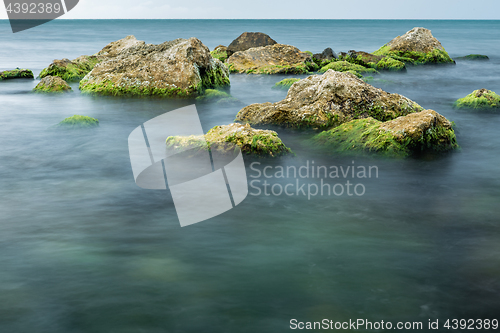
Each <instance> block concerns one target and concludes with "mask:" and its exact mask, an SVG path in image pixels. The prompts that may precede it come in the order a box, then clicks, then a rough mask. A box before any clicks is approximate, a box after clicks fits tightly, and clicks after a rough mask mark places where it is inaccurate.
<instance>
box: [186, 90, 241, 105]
mask: <svg viewBox="0 0 500 333" xmlns="http://www.w3.org/2000/svg"><path fill="white" fill-rule="evenodd" d="M196 101H198V102H215V103H216V104H234V103H238V102H239V100H238V99H237V98H234V97H233V96H231V95H230V94H228V93H227V92H225V91H220V90H216V89H206V90H205V91H204V92H203V95H200V96H198V97H196Z"/></svg>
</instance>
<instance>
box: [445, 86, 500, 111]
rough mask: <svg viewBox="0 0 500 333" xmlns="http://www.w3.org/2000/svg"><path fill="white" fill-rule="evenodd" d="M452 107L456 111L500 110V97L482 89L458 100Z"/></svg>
mask: <svg viewBox="0 0 500 333" xmlns="http://www.w3.org/2000/svg"><path fill="white" fill-rule="evenodd" d="M454 106H455V108H457V109H461V108H464V109H500V96H499V95H497V94H496V93H495V92H494V91H491V90H488V89H484V88H483V89H479V90H474V91H473V92H472V93H470V94H469V95H467V96H465V97H463V98H460V99H458V100H457V101H456V102H455V104H454Z"/></svg>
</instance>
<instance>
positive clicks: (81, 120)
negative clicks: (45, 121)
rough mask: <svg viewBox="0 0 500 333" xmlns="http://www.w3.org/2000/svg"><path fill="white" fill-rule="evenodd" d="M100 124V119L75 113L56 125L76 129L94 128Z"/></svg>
mask: <svg viewBox="0 0 500 333" xmlns="http://www.w3.org/2000/svg"><path fill="white" fill-rule="evenodd" d="M97 126H99V120H97V119H95V118H92V117H87V116H80V115H74V116H72V117H68V118H66V119H64V120H63V121H61V122H60V123H59V124H57V125H56V126H55V127H59V128H64V129H76V128H94V127H97Z"/></svg>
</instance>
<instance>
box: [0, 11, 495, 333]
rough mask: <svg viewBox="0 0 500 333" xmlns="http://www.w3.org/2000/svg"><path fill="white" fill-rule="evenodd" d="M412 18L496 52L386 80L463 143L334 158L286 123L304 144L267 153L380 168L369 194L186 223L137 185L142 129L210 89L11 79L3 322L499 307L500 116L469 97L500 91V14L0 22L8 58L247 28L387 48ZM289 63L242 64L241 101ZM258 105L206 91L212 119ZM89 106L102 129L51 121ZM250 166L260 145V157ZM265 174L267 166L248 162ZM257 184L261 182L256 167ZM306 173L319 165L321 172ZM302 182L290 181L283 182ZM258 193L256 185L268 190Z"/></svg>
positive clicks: (285, 203)
mask: <svg viewBox="0 0 500 333" xmlns="http://www.w3.org/2000/svg"><path fill="white" fill-rule="evenodd" d="M414 26H424V27H427V28H430V29H432V31H433V34H434V36H436V37H437V38H438V39H439V40H440V41H441V42H442V44H443V45H444V47H445V48H446V49H447V50H448V51H449V53H450V55H451V56H452V57H456V56H461V55H466V54H469V53H482V54H487V55H488V56H490V58H491V60H490V61H486V62H463V61H462V62H457V65H456V66H443V67H441V66H438V67H433V66H429V67H417V68H410V69H409V70H408V72H407V73H398V74H381V75H379V76H378V77H377V78H376V79H375V81H374V82H373V84H374V85H375V86H378V87H380V88H382V89H384V90H387V91H389V92H397V93H400V94H403V95H405V96H407V97H409V98H411V99H413V100H415V101H416V102H418V103H419V104H421V105H422V106H424V107H426V108H431V109H434V110H436V111H438V112H440V113H441V114H443V115H444V116H446V117H447V118H449V119H450V120H453V121H454V122H455V123H456V132H457V137H458V141H459V144H460V145H461V147H462V150H461V151H460V152H457V153H453V154H448V155H445V156H442V157H440V158H431V157H421V158H418V159H408V160H385V159H376V158H371V157H355V158H346V157H338V156H322V155H319V154H318V153H315V152H313V151H311V150H310V149H309V147H308V146H307V145H306V144H304V141H305V139H306V138H307V137H308V133H301V132H297V131H289V130H282V129H277V131H278V132H279V135H280V137H281V138H282V139H283V141H284V142H285V143H286V144H287V145H288V146H289V147H291V148H292V149H293V150H294V151H295V152H296V154H297V157H295V158H287V159H283V160H279V161H274V162H269V161H266V162H262V165H261V169H262V167H263V166H264V165H271V166H276V165H283V166H291V165H295V166H301V165H303V164H305V163H306V161H313V160H314V161H315V163H316V165H328V166H329V165H338V166H349V165H352V163H353V161H354V163H355V165H364V166H369V165H376V166H378V169H379V177H378V178H373V179H368V180H364V181H363V183H364V184H365V186H366V194H365V195H364V196H362V197H357V196H346V195H344V196H340V197H335V196H323V197H320V196H317V197H313V198H311V200H308V199H307V197H304V196H300V195H299V196H293V197H286V196H279V197H274V196H265V195H260V196H253V195H249V196H248V198H247V199H246V200H245V201H244V202H243V203H242V204H240V205H239V206H238V207H236V208H235V209H233V210H231V211H229V212H227V213H225V214H223V215H221V216H218V217H215V218H213V219H211V220H208V221H205V222H202V223H199V224H196V225H193V226H189V227H186V228H180V227H179V223H178V220H177V216H176V213H175V210H174V208H173V205H172V199H171V197H170V194H169V192H168V191H147V190H142V189H140V188H138V187H137V186H136V185H135V184H134V181H133V176H132V172H131V168H130V162H129V157H128V148H127V137H128V135H129V133H130V132H131V131H132V130H133V129H134V128H135V127H137V126H138V125H140V124H142V123H143V122H144V121H146V120H149V119H151V118H153V117H155V116H157V115H160V114H162V113H164V112H167V111H169V110H173V109H175V108H178V107H181V106H185V105H188V104H190V103H192V101H166V100H156V99H153V100H149V99H120V98H108V97H89V96H82V95H80V94H79V93H78V89H77V87H78V85H77V84H72V86H73V89H74V90H75V91H76V92H74V93H71V94H68V95H64V96H45V95H37V94H31V93H30V90H31V89H32V88H33V87H34V86H35V85H36V82H37V80H35V81H30V80H27V81H24V80H20V81H15V80H14V81H8V82H7V81H4V82H0V103H1V104H0V105H1V106H0V124H1V126H2V127H1V128H2V130H1V131H0V144H1V147H2V148H1V149H0V161H1V163H0V198H1V201H0V213H1V215H0V216H1V222H0V331H1V332H16V333H17V332H51V333H55V332H65V333H66V332H75V333H76V332H78V333H80V332H103V333H110V332H120V333H127V332H148V333H149V332H152V333H153V332H286V331H288V330H289V320H290V319H292V318H296V319H298V320H302V321H313V320H321V319H323V318H330V319H332V320H337V321H342V320H348V319H357V318H366V319H369V320H373V321H376V320H384V321H393V322H396V321H399V320H410V321H423V322H427V320H428V319H434V318H439V319H446V318H464V319H469V318H490V319H492V318H494V317H495V316H496V315H498V313H499V310H500V297H499V296H500V280H499V279H500V268H499V267H500V225H499V220H500V219H499V217H498V216H499V214H500V208H499V205H498V202H499V199H500V186H499V185H500V178H499V176H498V174H499V168H500V145H499V144H500V137H499V135H498V124H499V121H500V116H499V115H495V114H470V113H467V112H463V111H457V110H454V109H452V108H451V104H452V103H453V101H454V100H455V99H457V98H459V97H462V96H464V95H466V94H468V93H470V92H471V91H472V90H475V89H479V88H483V87H484V88H488V89H491V90H494V91H497V92H500V83H499V81H498V77H499V74H500V72H499V68H500V66H499V65H500V57H498V53H499V50H500V46H499V45H498V42H497V41H498V40H499V37H500V36H499V34H500V29H499V28H500V23H499V22H497V21H322V20H313V21H308V20H303V21H273V20H262V21H251V20H248V21H245V20H206V21H203V20H200V21H182V20H178V21H176V20H172V21H139V20H138V21H108V20H96V21H76V20H75V21H64V20H56V21H52V22H50V23H48V24H45V25H43V26H40V27H38V28H35V29H32V30H28V31H26V32H21V33H17V34H12V33H11V32H10V31H9V29H10V28H9V26H8V23H7V22H6V21H1V22H0V45H1V47H0V60H1V61H0V68H2V69H9V68H13V67H24V68H32V69H33V70H34V71H35V72H36V73H38V72H39V71H40V70H41V69H42V68H44V67H46V66H47V65H48V64H49V63H50V62H51V61H52V59H56V58H63V57H67V58H75V57H77V56H79V55H82V54H92V53H95V52H97V51H99V50H100V49H101V48H102V47H103V46H104V45H106V44H107V43H109V42H111V41H114V40H117V39H120V38H123V37H124V36H125V35H128V34H134V35H135V36H136V37H137V38H138V39H143V40H146V42H148V43H160V42H163V41H165V40H170V39H174V38H178V37H191V36H196V37H198V38H200V39H201V40H202V41H203V42H204V43H205V44H206V45H207V46H209V47H210V48H213V47H214V46H216V45H218V44H225V45H227V44H229V43H230V41H231V40H232V39H234V38H235V37H237V36H238V35H239V34H240V33H242V32H243V31H263V32H266V33H268V34H269V35H271V37H273V38H274V39H276V40H277V41H278V42H281V43H288V44H293V45H296V46H297V47H299V48H301V49H303V50H311V51H313V52H319V51H321V50H322V49H324V48H325V47H332V48H333V49H334V50H335V51H347V50H349V49H356V50H366V51H373V50H375V49H377V48H378V47H379V46H381V45H383V44H384V43H386V42H387V41H389V40H390V39H392V38H393V37H395V36H397V35H400V34H403V33H404V32H406V31H407V30H410V29H411V28H412V27H414ZM282 78H284V76H246V75H232V76H231V93H232V95H233V96H235V97H236V98H238V99H240V100H241V101H242V105H247V104H250V103H255V102H267V101H270V102H274V101H278V100H280V99H282V98H284V96H285V94H286V93H285V92H282V91H276V90H273V89H271V87H272V86H273V84H274V83H275V82H277V81H279V80H281V79H282ZM240 107H241V106H227V107H221V106H217V105H211V104H208V105H207V104H205V105H199V106H198V111H199V113H200V117H201V120H202V124H203V127H204V130H205V131H207V130H208V129H210V128H211V127H213V126H215V125H221V124H228V123H231V122H232V121H233V119H234V117H235V115H236V113H237V112H238V110H239V109H240ZM74 114H83V115H88V116H92V117H95V118H98V119H99V120H100V123H101V126H100V128H99V129H97V130H94V131H90V132H57V131H54V130H51V129H49V127H50V126H52V125H54V124H56V123H58V122H59V121H61V120H62V119H64V118H65V117H68V116H72V115H74ZM246 162H247V164H248V165H249V164H250V163H252V162H253V160H251V159H248V158H247V160H246ZM247 171H248V175H249V177H250V176H251V175H255V172H254V171H253V170H252V169H251V168H250V167H249V168H248V170H247ZM249 179H250V178H249ZM301 181H304V182H305V183H314V182H315V180H311V179H310V180H307V179H305V180H304V179H303V180H301ZM271 182H272V183H280V184H285V181H284V180H276V179H273V180H271ZM251 192H253V191H252V190H251Z"/></svg>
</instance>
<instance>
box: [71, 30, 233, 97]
mask: <svg viewBox="0 0 500 333" xmlns="http://www.w3.org/2000/svg"><path fill="white" fill-rule="evenodd" d="M226 85H229V71H228V69H227V67H226V66H225V65H224V64H223V63H222V62H221V61H220V60H218V59H214V58H213V57H212V56H211V55H210V51H209V49H208V48H207V47H206V46H205V45H204V44H203V43H202V42H201V41H200V40H199V39H197V38H194V37H192V38H189V39H182V38H179V39H176V40H173V41H169V42H165V43H162V44H159V45H154V44H142V43H141V44H135V45H134V46H132V47H129V48H127V49H124V50H122V51H120V52H119V53H118V54H117V55H116V56H114V57H111V58H107V59H105V60H103V61H102V62H100V63H99V64H98V65H96V66H95V67H94V68H93V69H92V71H91V72H90V73H88V74H87V75H86V76H85V77H84V78H83V79H82V80H81V81H80V89H81V90H82V92H84V93H93V94H100V95H112V96H119V95H130V96H159V97H190V96H196V95H198V94H201V93H203V91H204V90H205V89H207V88H218V87H223V86H226Z"/></svg>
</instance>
